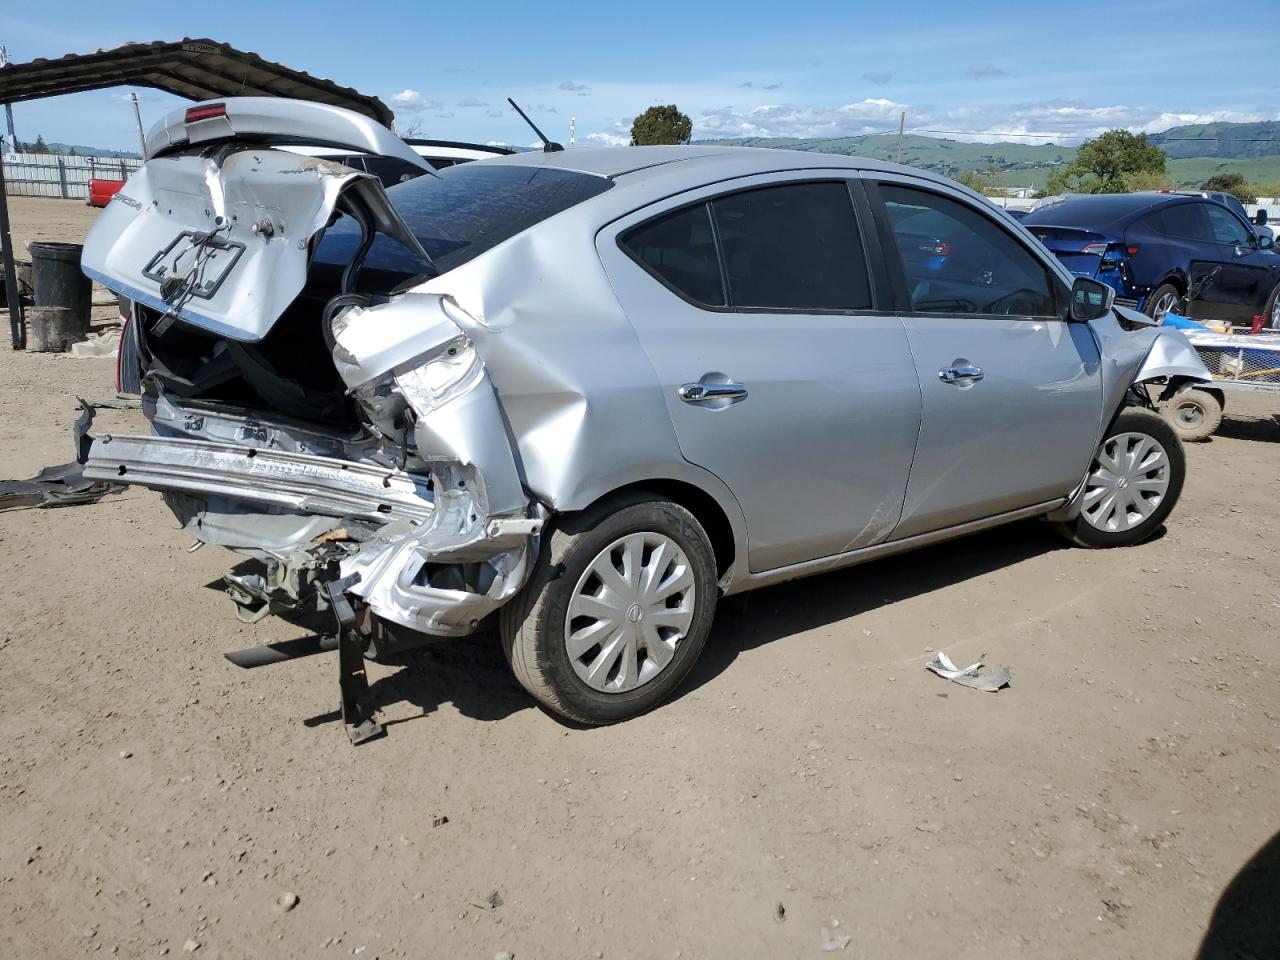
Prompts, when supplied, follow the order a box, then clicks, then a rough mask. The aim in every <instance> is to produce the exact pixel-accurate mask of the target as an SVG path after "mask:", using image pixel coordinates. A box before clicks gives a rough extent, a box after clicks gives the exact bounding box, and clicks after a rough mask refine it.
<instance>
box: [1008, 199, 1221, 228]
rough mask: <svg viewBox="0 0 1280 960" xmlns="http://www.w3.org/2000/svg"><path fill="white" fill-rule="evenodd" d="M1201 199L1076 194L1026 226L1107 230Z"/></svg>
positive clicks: (1035, 214)
mask: <svg viewBox="0 0 1280 960" xmlns="http://www.w3.org/2000/svg"><path fill="white" fill-rule="evenodd" d="M1198 199H1202V198H1200V197H1189V196H1185V195H1182V194H1171V193H1075V194H1068V195H1067V196H1065V197H1063V198H1062V199H1061V200H1055V201H1054V202H1053V203H1049V204H1045V205H1044V206H1043V207H1038V208H1036V209H1035V210H1032V211H1031V212H1030V213H1029V214H1027V215H1026V216H1025V217H1023V219H1022V222H1023V223H1024V224H1026V223H1034V224H1039V225H1041V226H1054V225H1059V224H1061V225H1071V226H1075V225H1079V224H1094V225H1097V226H1106V225H1108V224H1113V223H1118V222H1119V221H1121V220H1128V219H1130V218H1132V217H1136V216H1138V215H1140V214H1143V213H1145V212H1146V211H1148V210H1151V209H1153V208H1155V207H1160V206H1166V205H1169V204H1175V203H1194V202H1195V201H1196V200H1198Z"/></svg>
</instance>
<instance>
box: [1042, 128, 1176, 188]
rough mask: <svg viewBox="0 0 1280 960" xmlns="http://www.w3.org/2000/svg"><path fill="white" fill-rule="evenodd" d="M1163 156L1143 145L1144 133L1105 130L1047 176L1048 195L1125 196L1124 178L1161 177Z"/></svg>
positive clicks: (1146, 144) (1158, 150)
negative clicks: (1139, 175) (1136, 176)
mask: <svg viewBox="0 0 1280 960" xmlns="http://www.w3.org/2000/svg"><path fill="white" fill-rule="evenodd" d="M1164 164H1165V156H1164V153H1163V152H1161V150H1160V148H1159V147H1156V146H1154V145H1153V144H1150V143H1148V142H1147V138H1146V135H1145V134H1140V133H1139V134H1135V133H1130V132H1129V131H1128V130H1108V131H1107V132H1106V133H1104V134H1102V135H1101V136H1100V137H1097V138H1096V139H1094V140H1086V141H1085V142H1084V143H1082V144H1081V145H1080V148H1079V149H1078V150H1077V151H1076V156H1075V159H1074V160H1072V161H1071V162H1070V163H1069V164H1067V165H1066V166H1065V167H1063V168H1062V169H1061V170H1058V171H1055V172H1054V173H1053V174H1052V175H1050V177H1049V187H1048V190H1049V192H1050V193H1127V192H1128V190H1129V185H1128V182H1127V181H1126V179H1125V178H1126V177H1128V176H1130V175H1132V174H1137V173H1151V174H1162V173H1164V172H1165V169H1164Z"/></svg>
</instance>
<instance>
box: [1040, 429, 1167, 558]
mask: <svg viewBox="0 0 1280 960" xmlns="http://www.w3.org/2000/svg"><path fill="white" fill-rule="evenodd" d="M1186 471H1187V465H1186V458H1185V456H1184V455H1183V452H1182V443H1181V441H1179V440H1178V435H1177V434H1176V433H1175V432H1174V430H1173V427H1171V426H1170V425H1169V424H1168V423H1167V422H1166V421H1165V420H1164V418H1163V417H1160V416H1158V415H1157V414H1155V413H1153V412H1151V411H1150V410H1142V409H1139V408H1137V407H1131V408H1128V409H1126V410H1124V411H1122V412H1121V413H1120V415H1119V416H1118V417H1116V418H1115V420H1114V421H1113V422H1112V424H1111V427H1110V428H1109V429H1108V430H1107V435H1106V439H1104V440H1103V441H1102V443H1101V444H1100V445H1099V447H1098V451H1097V453H1096V454H1094V458H1093V463H1092V464H1090V466H1089V475H1088V477H1087V478H1086V480H1085V489H1084V494H1083V503H1082V504H1081V508H1080V516H1078V517H1077V518H1076V519H1075V520H1071V521H1067V522H1064V523H1057V524H1054V526H1055V527H1056V528H1057V530H1058V531H1059V532H1060V533H1061V534H1062V535H1063V536H1065V537H1066V538H1067V539H1068V540H1070V541H1071V542H1072V543H1074V544H1076V545H1077V546H1081V547H1128V546H1132V545H1134V544H1138V543H1142V542H1143V541H1144V540H1147V539H1149V538H1150V537H1151V536H1152V535H1153V534H1154V533H1155V532H1156V531H1157V530H1159V529H1160V525H1161V524H1163V523H1164V521H1165V518H1166V517H1168V516H1169V511H1171V510H1172V509H1173V507H1174V505H1175V504H1176V503H1177V502H1178V497H1179V496H1180V495H1181V493H1182V484H1183V481H1184V480H1185V479H1186Z"/></svg>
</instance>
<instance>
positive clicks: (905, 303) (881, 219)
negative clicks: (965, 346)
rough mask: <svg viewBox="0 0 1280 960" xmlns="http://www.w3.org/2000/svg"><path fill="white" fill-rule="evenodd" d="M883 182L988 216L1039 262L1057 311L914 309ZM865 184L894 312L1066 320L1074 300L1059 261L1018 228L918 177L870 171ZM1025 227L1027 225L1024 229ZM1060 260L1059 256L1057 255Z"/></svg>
mask: <svg viewBox="0 0 1280 960" xmlns="http://www.w3.org/2000/svg"><path fill="white" fill-rule="evenodd" d="M881 185H884V186H891V187H902V188H904V189H908V190H917V191H919V192H921V193H927V194H932V195H934V196H938V197H942V198H943V199H944V200H950V201H952V202H953V203H960V204H964V205H965V206H967V207H968V208H969V209H971V210H973V211H974V212H975V213H976V214H977V215H978V216H980V217H983V218H984V219H986V220H987V221H988V222H989V223H990V224H991V226H992V227H994V228H995V229H996V230H1000V231H1002V232H1003V233H1004V234H1005V235H1006V236H1007V237H1009V239H1010V240H1012V241H1014V242H1015V243H1016V244H1018V246H1019V247H1021V248H1022V249H1023V250H1024V251H1025V252H1026V254H1027V256H1029V257H1031V259H1032V260H1034V261H1035V262H1036V263H1038V264H1039V265H1040V266H1041V268H1042V269H1043V270H1044V272H1045V276H1046V277H1047V278H1048V279H1049V288H1050V289H1049V292H1050V294H1051V295H1052V296H1053V301H1054V308H1055V312H1054V313H1051V314H1050V313H961V312H960V311H950V312H943V311H929V310H915V309H913V307H912V304H911V293H910V291H909V290H908V287H907V272H906V268H905V266H904V265H903V262H902V252H901V251H900V250H899V248H898V237H897V234H895V233H894V232H893V224H892V223H891V222H890V219H889V210H888V207H887V206H886V205H885V200H884V197H883V195H882V194H881V192H880V187H881ZM864 187H865V189H866V192H867V200H868V202H869V203H870V205H871V209H872V212H873V214H874V216H875V220H876V227H877V229H878V231H879V232H880V238H881V239H880V243H881V247H882V249H883V256H882V259H883V260H884V263H885V268H886V269H887V270H888V271H889V276H890V280H891V281H892V283H893V291H894V295H895V298H896V300H897V303H896V304H895V306H896V307H897V309H896V310H895V313H897V314H898V315H899V316H904V317H972V318H974V319H979V320H1030V321H1036V320H1062V321H1066V320H1067V310H1068V308H1069V306H1070V303H1071V297H1070V295H1069V290H1070V287H1069V285H1068V284H1066V283H1065V282H1064V281H1063V278H1062V276H1061V273H1060V272H1059V270H1058V269H1057V267H1058V266H1059V265H1060V264H1048V263H1045V261H1044V259H1043V258H1042V257H1041V256H1040V254H1039V253H1037V252H1036V250H1035V249H1034V248H1033V247H1032V246H1031V245H1030V244H1029V243H1027V242H1026V240H1025V239H1023V238H1022V237H1020V236H1018V234H1017V233H1016V232H1015V231H1012V230H1009V229H1008V227H1007V226H1006V225H1005V224H1002V223H1000V222H999V220H997V219H996V218H995V217H993V216H991V215H990V214H989V213H987V211H985V210H983V209H982V208H981V207H979V206H978V205H976V204H974V203H972V202H970V201H969V199H968V198H967V197H964V196H960V195H956V194H952V193H950V192H949V191H947V190H946V189H945V187H943V185H942V184H934V183H930V182H928V181H922V180H916V179H914V178H909V177H905V176H897V175H893V174H879V173H873V172H869V173H868V174H867V176H866V178H865V183H864ZM1022 229H1025V228H1022ZM1054 259H1055V260H1056V259H1057V258H1056V257H1055V258H1054Z"/></svg>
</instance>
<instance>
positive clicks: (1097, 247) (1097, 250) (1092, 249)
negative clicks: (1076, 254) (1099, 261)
mask: <svg viewBox="0 0 1280 960" xmlns="http://www.w3.org/2000/svg"><path fill="white" fill-rule="evenodd" d="M1080 252H1081V253H1091V254H1093V255H1094V256H1095V257H1100V256H1102V255H1103V254H1105V253H1106V252H1107V245H1106V244H1105V243H1086V244H1085V245H1084V246H1083V247H1082V248H1081V249H1080Z"/></svg>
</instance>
